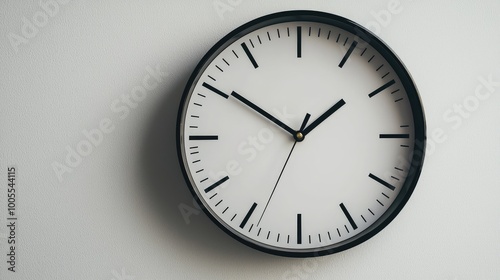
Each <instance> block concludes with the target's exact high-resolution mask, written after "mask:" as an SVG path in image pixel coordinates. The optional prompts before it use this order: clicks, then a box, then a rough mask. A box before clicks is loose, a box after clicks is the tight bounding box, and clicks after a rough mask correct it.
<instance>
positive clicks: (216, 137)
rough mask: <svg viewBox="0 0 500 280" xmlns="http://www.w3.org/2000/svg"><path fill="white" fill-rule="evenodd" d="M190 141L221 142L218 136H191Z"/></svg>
mask: <svg viewBox="0 0 500 280" xmlns="http://www.w3.org/2000/svg"><path fill="white" fill-rule="evenodd" d="M189 140H219V136H217V135H191V136H189Z"/></svg>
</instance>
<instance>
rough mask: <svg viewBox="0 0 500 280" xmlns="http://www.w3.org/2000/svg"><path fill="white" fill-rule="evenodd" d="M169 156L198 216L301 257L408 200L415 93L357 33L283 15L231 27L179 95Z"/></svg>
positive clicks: (415, 162)
mask: <svg viewBox="0 0 500 280" xmlns="http://www.w3.org/2000/svg"><path fill="white" fill-rule="evenodd" d="M177 148H178V156H179V160H180V165H181V167H182V171H183V173H184V177H185V179H186V182H187V185H188V186H189V189H190V191H191V192H192V194H193V196H194V197H195V198H196V200H197V202H198V203H199V204H200V205H201V206H202V207H203V209H204V211H205V213H206V214H207V215H208V216H209V217H210V218H211V219H212V220H213V221H214V222H215V223H216V224H217V225H218V226H219V227H220V228H222V229H223V230H224V231H225V232H226V233H228V234H229V235H231V236H232V237H234V238H236V239H237V240H239V241H240V242H242V243H244V244H246V245H249V246H251V247H253V248H256V249H258V250H261V251H264V252H268V253H271V254H276V255H282V256H291V257H309V256H320V255H326V254H331V253H335V252H339V251H342V250H345V249H348V248H351V247H353V246H355V245H358V244H360V243H362V242H364V241H366V240H367V239H369V238H370V237H372V236H374V235H375V234H376V233H378V232H379V231H380V230H381V229H383V228H384V227H385V226H387V225H388V224H389V222H390V221H392V220H393V219H394V218H395V216H396V215H397V214H398V213H399V212H400V210H401V209H402V208H403V206H404V205H405V203H406V202H407V200H408V199H409V197H410V195H411V193H412V192H413V190H414V188H415V185H416V183H417V180H418V177H419V175H420V172H421V168H422V164H423V155H424V149H425V121H424V115H423V110H422V105H421V103H420V100H419V96H418V92H417V89H416V87H415V85H414V83H413V81H412V79H411V77H410V75H409V73H408V72H407V70H406V69H405V67H404V66H403V64H402V62H401V61H400V60H399V59H398V57H397V56H396V55H395V54H394V53H393V52H392V51H391V50H390V49H389V48H388V47H387V46H386V45H385V44H384V43H383V42H382V41H381V40H380V39H379V38H377V37H376V36H375V35H373V34H372V33H370V32H369V31H367V30H366V29H365V28H363V27H361V26H360V25H358V24H356V23H354V22H352V21H350V20H348V19H345V18H342V17H339V16H336V15H332V14H327V13H322V12H315V11H288V12H281V13H276V14H271V15H267V16H264V17H261V18H258V19H256V20H253V21H251V22H249V23H247V24H244V25H243V26H241V27H239V28H237V29H236V30H234V31H232V32H231V33H229V34H228V35H227V36H225V37H224V38H223V39H222V40H220V41H219V42H218V43H217V44H216V45H215V46H214V47H213V48H212V49H211V50H210V51H209V52H208V53H207V54H206V55H205V56H204V57H203V59H202V60H201V61H200V63H199V64H198V66H197V67H196V69H195V70H194V73H193V74H192V76H191V78H190V79H189V81H188V83H187V86H186V88H185V91H184V94H183V97H182V100H181V104H180V109H179V114H178V124H177Z"/></svg>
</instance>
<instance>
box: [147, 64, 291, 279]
mask: <svg viewBox="0 0 500 280" xmlns="http://www.w3.org/2000/svg"><path fill="white" fill-rule="evenodd" d="M189 74H190V73H184V75H181V74H179V76H178V77H172V75H171V76H170V79H175V80H176V82H174V83H173V85H171V86H170V87H169V88H163V89H161V90H159V91H158V92H157V93H155V94H160V95H162V96H163V97H162V98H161V102H160V103H159V104H157V106H156V109H155V111H154V112H152V113H151V114H150V116H151V117H150V119H149V120H148V121H147V122H146V127H145V129H144V132H145V133H144V137H143V140H142V142H141V144H140V145H141V147H140V154H139V157H140V164H139V170H138V171H139V175H140V178H141V180H142V182H144V183H143V184H141V185H140V186H139V187H140V190H139V192H140V193H142V194H143V196H144V198H143V199H144V200H145V204H146V205H148V206H149V207H150V208H151V209H150V210H151V212H152V216H153V217H152V219H154V222H155V223H159V224H160V227H159V228H161V230H162V231H165V234H162V235H163V236H165V238H166V240H165V243H168V244H165V247H168V248H169V250H171V249H170V248H173V250H176V249H177V248H182V250H179V251H178V252H173V251H169V254H176V255H179V256H181V255H189V257H190V258H191V261H193V262H194V261H196V260H197V259H198V260H200V261H204V262H208V261H207V260H211V261H210V262H214V263H215V265H216V264H220V266H221V269H223V270H227V269H228V264H232V265H235V267H238V266H240V267H241V265H243V266H246V265H260V266H273V265H276V264H278V263H283V262H285V261H286V260H287V259H288V258H281V257H277V256H272V255H269V254H266V253H263V252H259V251H257V250H254V249H252V248H250V247H247V246H246V245H243V244H241V243H239V242H238V241H236V240H234V239H233V238H232V237H230V236H229V235H227V234H226V233H224V232H223V231H222V230H221V229H219V228H218V227H217V226H216V225H215V224H214V223H213V222H212V221H211V220H210V219H209V218H208V217H207V216H206V215H205V213H204V212H203V211H201V210H199V209H198V208H196V207H197V206H195V204H193V203H194V202H193V197H192V195H191V193H190V191H189V189H188V187H187V185H186V182H185V180H184V177H183V175H182V172H181V168H180V165H179V161H178V157H177V147H176V125H177V111H178V108H179V102H180V99H181V96H182V93H183V91H184V86H185V85H186V82H187V80H188V78H189ZM180 208H182V209H183V210H184V211H186V213H187V214H185V215H184V216H183V214H182V213H181V210H180ZM190 211H191V212H190ZM192 211H194V212H192ZM172 236H173V237H175V241H172V240H171V238H172ZM167 238H168V240H167ZM172 242H174V243H176V244H175V246H172V245H171V244H172ZM212 265H214V264H212Z"/></svg>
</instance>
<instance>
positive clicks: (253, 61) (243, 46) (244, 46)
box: [241, 43, 259, 68]
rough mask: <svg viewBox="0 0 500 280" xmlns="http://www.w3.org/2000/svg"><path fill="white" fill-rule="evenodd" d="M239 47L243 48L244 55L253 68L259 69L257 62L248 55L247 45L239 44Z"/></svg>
mask: <svg viewBox="0 0 500 280" xmlns="http://www.w3.org/2000/svg"><path fill="white" fill-rule="evenodd" d="M241 47H242V48H243V50H244V51H245V53H246V55H247V56H248V59H250V61H251V62H252V65H253V67H254V68H257V67H259V65H258V64H257V61H255V58H253V55H252V53H250V50H249V49H248V47H247V44H245V43H241Z"/></svg>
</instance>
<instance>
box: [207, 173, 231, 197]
mask: <svg viewBox="0 0 500 280" xmlns="http://www.w3.org/2000/svg"><path fill="white" fill-rule="evenodd" d="M227 180H229V177H228V176H226V177H224V178H222V179H220V180H219V181H217V182H215V183H213V184H212V185H211V186H210V187H208V188H206V189H205V193H207V192H209V191H211V190H213V189H215V188H216V187H218V186H220V184H222V183H224V182H225V181H227Z"/></svg>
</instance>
